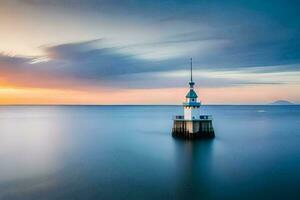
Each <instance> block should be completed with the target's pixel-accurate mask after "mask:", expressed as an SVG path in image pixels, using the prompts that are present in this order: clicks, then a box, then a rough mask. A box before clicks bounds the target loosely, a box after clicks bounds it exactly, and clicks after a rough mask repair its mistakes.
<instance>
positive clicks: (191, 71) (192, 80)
mask: <svg viewBox="0 0 300 200" xmlns="http://www.w3.org/2000/svg"><path fill="white" fill-rule="evenodd" d="M191 82H193V58H191Z"/></svg>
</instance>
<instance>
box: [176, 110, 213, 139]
mask: <svg viewBox="0 0 300 200" xmlns="http://www.w3.org/2000/svg"><path fill="white" fill-rule="evenodd" d="M172 136H173V137H180V138H186V139H197V138H214V137H215V132H214V129H213V125H212V117H211V116H209V115H200V116H199V118H197V119H195V118H194V119H192V120H185V119H184V116H180V115H179V116H175V117H174V123H173V128H172Z"/></svg>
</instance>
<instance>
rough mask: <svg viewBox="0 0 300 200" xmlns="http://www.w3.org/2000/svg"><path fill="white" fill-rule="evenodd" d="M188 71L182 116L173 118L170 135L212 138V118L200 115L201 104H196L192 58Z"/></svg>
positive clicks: (188, 137) (189, 137) (213, 134)
mask: <svg viewBox="0 0 300 200" xmlns="http://www.w3.org/2000/svg"><path fill="white" fill-rule="evenodd" d="M190 70H191V71H190V73H191V77H190V82H189V91H188V93H187V94H186V96H185V102H184V103H183V111H184V115H177V116H174V123H173V128H172V135H173V136H174V137H181V138H186V139H195V138H213V137H215V133H214V129H213V126H212V116H211V115H200V114H201V113H200V106H201V102H200V101H199V102H198V100H197V98H198V95H197V93H196V92H195V90H194V86H195V82H194V81H193V60H192V58H191V69H190Z"/></svg>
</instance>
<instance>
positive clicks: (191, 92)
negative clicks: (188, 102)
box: [185, 89, 198, 99]
mask: <svg viewBox="0 0 300 200" xmlns="http://www.w3.org/2000/svg"><path fill="white" fill-rule="evenodd" d="M185 97H186V98H191V99H192V98H197V97H198V96H197V94H196V92H195V91H194V90H193V89H190V91H189V92H188V93H187V94H186V96H185Z"/></svg>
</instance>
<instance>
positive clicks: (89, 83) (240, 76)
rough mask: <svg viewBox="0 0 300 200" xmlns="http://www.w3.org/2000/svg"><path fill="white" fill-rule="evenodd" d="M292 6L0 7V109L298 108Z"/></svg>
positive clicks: (299, 28) (70, 2)
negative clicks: (191, 89) (195, 104)
mask: <svg viewBox="0 0 300 200" xmlns="http://www.w3.org/2000/svg"><path fill="white" fill-rule="evenodd" d="M299 8H300V2H299V1H289V0H285V1H283V0H282V1H277V0H273V1H261V0H252V1H250V0H248V1H243V0H223V1H214V0H185V1H182V0H160V1H157V0H151V1H149V0H1V1H0V104H105V105H106V104H109V105H110V104H180V103H181V102H182V101H184V97H185V94H186V93H187V92H188V81H189V62H190V58H191V57H192V58H193V67H194V72H193V75H194V81H195V82H196V91H197V93H198V96H199V98H200V100H201V101H202V102H203V103H204V104H267V103H270V102H273V101H276V100H282V99H284V100H288V101H291V102H295V103H299V102H300V20H299V19H300V9H299Z"/></svg>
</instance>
